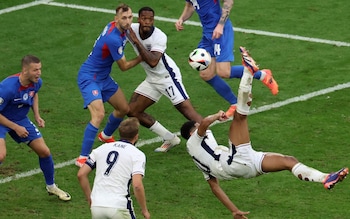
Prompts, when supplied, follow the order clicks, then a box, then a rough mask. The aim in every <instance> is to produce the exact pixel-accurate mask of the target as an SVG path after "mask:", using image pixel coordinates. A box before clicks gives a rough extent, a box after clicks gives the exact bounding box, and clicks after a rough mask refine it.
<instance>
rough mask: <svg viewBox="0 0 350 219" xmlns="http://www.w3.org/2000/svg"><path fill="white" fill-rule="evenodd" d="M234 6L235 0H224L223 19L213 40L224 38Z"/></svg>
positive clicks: (214, 33) (216, 28) (215, 31)
mask: <svg viewBox="0 0 350 219" xmlns="http://www.w3.org/2000/svg"><path fill="white" fill-rule="evenodd" d="M232 6H233V0H223V3H222V12H221V17H220V20H219V22H218V24H217V25H216V27H215V29H214V31H213V36H212V39H218V38H220V37H221V36H222V34H223V32H224V25H225V23H226V21H227V19H229V16H230V12H231V9H232Z"/></svg>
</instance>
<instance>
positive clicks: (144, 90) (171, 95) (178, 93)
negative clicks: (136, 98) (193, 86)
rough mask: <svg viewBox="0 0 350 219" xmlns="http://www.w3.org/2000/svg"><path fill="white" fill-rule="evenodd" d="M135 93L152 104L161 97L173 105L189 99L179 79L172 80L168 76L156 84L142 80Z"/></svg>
mask: <svg viewBox="0 0 350 219" xmlns="http://www.w3.org/2000/svg"><path fill="white" fill-rule="evenodd" d="M135 93H138V94H141V95H142V96H145V97H147V98H149V99H151V100H153V101H154V102H158V101H159V99H160V98H161V97H162V95H164V96H166V97H168V99H169V100H170V101H171V103H172V104H173V105H177V104H179V103H182V102H184V101H185V100H187V99H189V96H188V94H187V92H186V89H185V86H184V85H183V84H182V81H181V79H178V78H172V77H171V76H170V75H166V76H164V78H163V79H161V80H158V81H157V82H150V81H147V80H144V81H143V82H142V83H141V84H140V85H139V86H138V87H137V88H136V89H135Z"/></svg>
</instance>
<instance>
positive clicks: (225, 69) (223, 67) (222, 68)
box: [216, 62, 231, 78]
mask: <svg viewBox="0 0 350 219" xmlns="http://www.w3.org/2000/svg"><path fill="white" fill-rule="evenodd" d="M216 73H217V74H218V75H219V76H220V77H221V78H231V62H216Z"/></svg>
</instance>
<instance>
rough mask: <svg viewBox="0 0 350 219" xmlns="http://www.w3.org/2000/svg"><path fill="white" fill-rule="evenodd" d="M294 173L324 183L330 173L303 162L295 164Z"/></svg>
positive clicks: (302, 177) (299, 176) (306, 179)
mask: <svg viewBox="0 0 350 219" xmlns="http://www.w3.org/2000/svg"><path fill="white" fill-rule="evenodd" d="M292 173H293V174H294V176H296V177H298V178H299V179H301V180H304V181H312V182H320V183H322V182H323V180H324V179H325V178H326V177H327V175H328V174H326V173H322V172H320V171H318V170H316V169H314V168H311V167H308V166H306V165H304V164H302V163H297V164H295V166H294V167H293V168H292Z"/></svg>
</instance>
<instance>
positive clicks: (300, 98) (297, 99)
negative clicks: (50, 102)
mask: <svg viewBox="0 0 350 219" xmlns="http://www.w3.org/2000/svg"><path fill="white" fill-rule="evenodd" d="M347 88H350V82H348V83H344V84H339V85H336V86H334V87H329V88H326V89H322V90H319V91H315V92H311V93H308V94H305V95H301V96H298V97H293V98H290V99H287V100H284V101H280V102H276V103H273V104H269V105H265V106H261V107H258V108H254V109H252V110H251V111H250V115H252V114H256V113H261V112H264V111H268V110H271V109H275V108H280V107H282V106H285V105H288V104H291V103H295V102H300V101H305V100H308V99H311V98H313V97H317V96H321V95H324V94H328V93H331V92H334V91H337V90H343V89H347ZM214 124H217V123H214ZM214 124H213V125H214ZM175 134H176V135H179V134H180V133H179V132H177V133H175ZM161 141H162V138H160V137H156V138H152V139H148V140H141V141H139V142H138V144H137V145H136V146H137V147H142V146H144V145H148V144H152V143H157V142H161ZM74 162H75V159H73V160H69V161H66V162H63V163H59V164H56V165H55V169H59V168H63V167H66V166H69V165H72V164H74ZM38 173H41V170H40V169H39V168H38V169H34V170H30V171H28V172H24V173H19V174H16V175H14V176H9V177H6V178H4V179H0V184H4V183H7V182H11V181H13V180H17V179H21V178H24V177H28V176H33V175H35V174H38Z"/></svg>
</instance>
